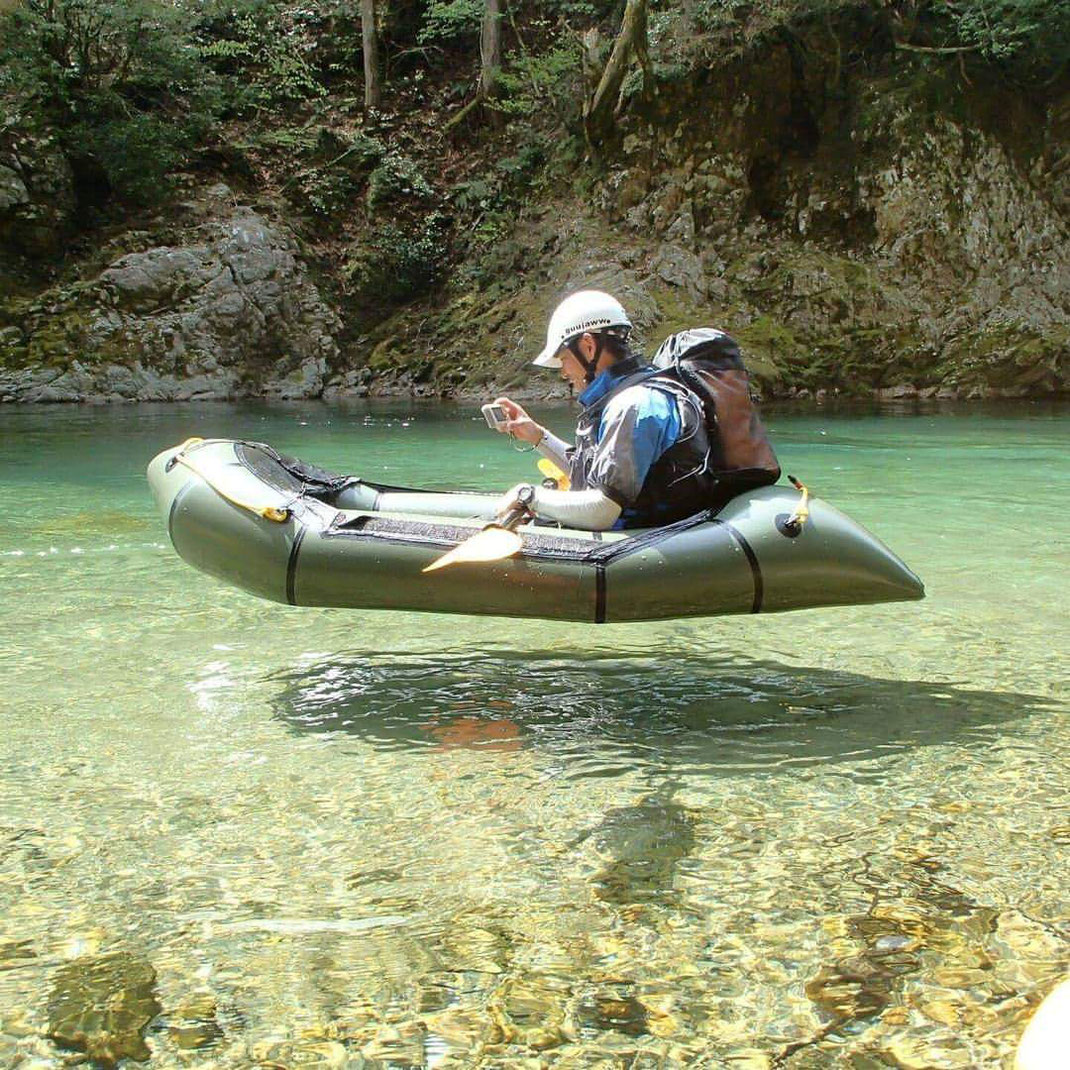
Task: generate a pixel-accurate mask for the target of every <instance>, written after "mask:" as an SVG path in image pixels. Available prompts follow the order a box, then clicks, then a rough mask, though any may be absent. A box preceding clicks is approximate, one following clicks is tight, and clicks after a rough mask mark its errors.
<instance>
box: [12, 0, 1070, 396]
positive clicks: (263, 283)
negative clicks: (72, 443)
mask: <svg viewBox="0 0 1070 1070" xmlns="http://www.w3.org/2000/svg"><path fill="white" fill-rule="evenodd" d="M1068 59H1070V0H770V2H766V3H739V2H733V0H626V2H623V3H622V2H620V0H613V2H606V0H597V2H596V0H547V2H541V3H532V2H525V0H360V2H345V0H323V2H320V3H317V4H301V3H297V2H293V0H189V2H184V3H173V2H169V0H126V2H112V0H0V97H2V99H3V105H4V106H3V125H2V127H0V398H3V399H4V400H9V401H10V400H29V401H48V400H85V399H119V398H127V399H136V398H147V399H156V398H159V399H182V398H191V397H234V396H243V395H250V394H254V395H256V394H263V395H268V396H282V397H310V396H327V397H331V396H346V395H364V394H367V393H372V394H375V393H391V392H402V393H413V394H417V395H445V396H450V395H459V396H468V395H479V394H481V393H483V392H484V391H486V390H488V389H491V388H493V387H504V386H509V387H511V388H520V389H524V387H525V386H527V387H528V388H529V389H530V390H532V391H534V392H541V393H543V394H545V393H548V392H552V391H553V390H554V389H557V387H556V386H555V384H553V383H549V382H546V381H544V380H542V379H540V378H538V377H532V376H531V375H530V373H529V371H528V370H527V367H526V361H527V360H528V359H529V358H530V356H531V355H532V354H533V353H534V352H535V351H536V350H537V349H538V346H539V336H540V332H541V331H542V329H543V326H544V322H545V317H546V314H547V311H548V310H549V309H550V308H551V307H552V305H553V304H554V303H555V302H556V300H558V299H559V298H560V297H561V296H562V295H563V294H564V293H565V292H567V291H568V290H569V289H571V288H575V287H579V286H585V285H597V286H600V287H602V288H606V289H610V290H612V291H614V292H615V293H617V295H618V296H619V297H620V298H621V299H622V300H623V301H624V302H625V304H626V305H627V306H628V307H629V308H630V309H631V310H632V311H633V312H634V315H635V317H636V319H637V322H638V325H639V328H640V334H641V337H642V340H643V341H644V342H645V343H646V344H648V345H649V344H652V343H656V342H657V341H658V340H660V337H661V336H663V335H664V334H665V333H667V332H668V331H670V330H673V329H677V328H679V327H682V326H687V325H693V324H698V323H712V324H715V325H717V326H721V327H724V328H725V329H727V330H729V331H730V332H732V333H733V334H735V335H736V336H737V337H739V338H740V340H741V341H742V342H743V344H744V346H745V349H746V351H747V353H748V355H749V359H750V363H751V365H752V367H753V369H754V372H755V377H756V382H757V383H758V384H759V386H760V387H761V389H762V390H763V391H764V392H766V393H769V394H776V395H797V394H800V393H802V394H818V395H819V396H824V394H825V393H840V394H849V395H859V394H864V395H868V394H871V393H872V392H874V391H879V392H883V394H884V395H885V396H887V395H893V396H915V395H919V394H920V395H922V396H930V395H940V396H953V395H954V396H957V395H963V394H966V395H991V394H1008V395H1022V394H1046V393H1053V392H1060V391H1065V390H1066V389H1067V384H1068V382H1070V371H1068V363H1067V352H1068V349H1070V298H1068V294H1070V286H1068V282H1070V249H1068V245H1067V240H1066V239H1067V220H1068V208H1070V153H1068V149H1067V132H1068V129H1070V98H1068V93H1067V88H1068V85H1070V75H1068V71H1067V61H1068Z"/></svg>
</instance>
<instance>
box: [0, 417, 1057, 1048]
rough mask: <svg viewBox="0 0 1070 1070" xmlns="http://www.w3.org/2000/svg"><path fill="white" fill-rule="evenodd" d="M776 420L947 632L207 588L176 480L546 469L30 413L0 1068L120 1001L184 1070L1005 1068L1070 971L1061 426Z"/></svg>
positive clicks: (408, 434) (497, 446)
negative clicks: (509, 609) (164, 476)
mask: <svg viewBox="0 0 1070 1070" xmlns="http://www.w3.org/2000/svg"><path fill="white" fill-rule="evenodd" d="M540 416H542V417H543V418H544V419H545V420H546V421H548V422H549V423H551V425H552V426H554V427H555V428H556V429H557V430H558V431H560V432H562V433H565V432H567V430H568V427H569V424H570V420H571V419H572V417H571V415H570V412H569V410H567V409H565V408H558V409H553V410H546V411H544V412H542V413H541V414H540ZM769 423H770V425H771V429H772V431H773V433H774V439H775V442H776V446H777V449H778V452H779V454H780V456H781V459H782V462H783V463H784V467H785V470H786V471H789V472H792V473H793V474H795V475H798V476H799V477H800V478H802V479H803V480H804V481H805V482H807V483H809V484H810V485H811V486H812V487H813V489H814V492H815V493H817V494H819V495H820V496H821V497H823V498H825V499H827V500H829V501H831V502H832V503H833V504H835V505H836V506H837V507H839V508H841V509H843V510H844V511H846V512H847V513H849V514H850V515H851V516H853V517H854V518H855V519H857V520H859V521H860V522H862V523H863V524H864V525H866V526H867V527H868V528H870V529H871V530H872V531H874V532H875V533H876V534H878V535H879V536H880V537H881V538H882V539H883V540H884V541H885V542H887V543H888V544H889V545H890V546H891V547H892V548H893V549H894V550H895V551H896V552H897V553H898V554H900V556H902V557H903V558H904V560H905V561H906V562H907V563H908V564H909V565H910V566H911V567H912V568H913V569H914V570H915V571H916V572H917V573H918V574H919V575H920V576H921V577H922V579H923V580H924V581H925V582H926V584H927V587H928V592H929V597H928V598H927V600H926V601H924V602H921V603H907V604H903V605H893V606H881V607H859V608H849V609H829V610H819V611H809V612H804V613H794V614H784V615H780V616H769V617H756V618H728V619H719V620H698V621H695V620H689V621H686V622H668V623H660V624H654V625H650V624H644V625H627V626H611V627H604V628H601V629H599V628H596V627H593V626H590V627H589V626H582V625H562V624H554V623H547V622H530V623H529V622H517V621H502V620H496V619H480V618H466V617H450V616H426V615H408V614H392V613H380V614H374V613H362V612H344V611H330V610H311V609H294V608H288V607H283V606H277V605H274V604H269V603H264V602H259V601H257V600H255V599H253V598H251V597H250V596H248V595H245V594H243V593H240V592H238V591H234V590H231V589H229V588H227V587H225V586H223V585H222V584H220V583H218V582H216V581H215V580H212V579H210V578H208V577H206V576H204V575H202V574H200V573H197V572H195V571H193V570H191V569H190V568H188V567H187V566H186V565H184V564H183V563H182V562H181V561H180V560H179V559H178V558H177V557H176V556H175V554H174V553H173V551H172V550H171V548H170V546H169V544H168V543H167V537H166V532H165V529H164V526H163V524H162V522H161V520H160V519H159V518H158V517H157V516H156V515H155V514H154V512H153V508H152V504H151V501H150V498H149V494H148V489H147V486H146V484H145V481H144V467H145V464H146V463H147V462H148V460H149V458H150V457H151V456H152V455H153V454H154V453H155V452H157V451H158V450H159V449H161V448H163V447H164V446H167V445H171V444H174V443H176V442H178V441H181V440H182V439H184V438H186V437H188V436H190V435H202V436H206V437H207V436H212V435H222V436H225V437H247V438H255V439H260V440H264V441H267V442H270V443H271V444H273V445H274V446H276V447H278V448H280V449H283V450H286V451H289V452H292V453H295V454H297V455H299V456H301V457H302V458H304V459H307V460H311V461H315V462H318V463H320V464H322V465H324V466H326V467H329V468H336V469H339V470H345V471H352V472H355V473H358V474H361V475H363V476H365V477H367V478H369V479H373V480H382V481H384V482H397V483H403V484H411V485H424V486H436V487H465V488H471V489H484V488H499V487H500V488H502V489H504V488H506V487H508V486H510V485H511V484H513V483H515V482H517V481H518V480H521V479H525V478H530V477H531V476H532V475H533V474H534V468H533V465H532V458H531V457H527V456H523V455H521V454H519V453H516V452H514V451H513V450H511V449H510V447H509V445H508V443H507V442H506V441H505V440H503V439H501V438H499V437H498V436H494V435H492V434H491V433H490V432H488V431H487V430H486V428H485V427H484V426H483V424H482V420H481V418H480V417H479V414H478V411H475V412H474V413H473V412H471V411H469V410H467V409H465V408H459V407H457V408H455V407H449V406H426V407H414V406H411V405H407V404H404V403H396V404H394V405H393V406H372V407H369V406H360V407H357V406H354V407H348V408H343V407H325V406H322V405H294V406H271V407H267V406H252V405H250V406H223V405H215V406H203V407H197V406H188V407H152V406H139V407H131V408H100V409H92V408H78V409H74V408H62V409H41V408H35V409H28V408H5V409H3V410H0V457H2V459H3V472H4V479H3V482H2V484H0V504H2V516H3V526H2V529H0V643H2V654H3V665H4V690H3V695H4V707H5V712H4V732H3V737H2V744H0V800H2V811H0V825H2V827H0V907H2V909H0V918H2V920H0V1065H12V1066H14V1065H20V1060H24V1061H23V1062H22V1063H21V1065H24V1066H41V1067H44V1066H61V1065H65V1063H64V1061H63V1060H64V1059H65V1058H69V1057H70V1053H69V1052H64V1051H62V1050H61V1049H60V1048H59V1047H58V1046H57V1045H56V1044H55V1043H54V1042H53V1041H51V1040H49V1039H48V1036H47V1034H49V1032H55V1033H62V1030H60V1029H59V1028H58V1027H57V1021H58V1019H59V1018H60V1017H61V1016H62V1015H61V1013H60V1011H59V1010H58V1009H57V1008H58V1006H59V1003H60V1002H62V1000H61V999H60V997H61V996H62V995H63V993H64V991H65V990H66V989H65V986H66V988H69V987H70V981H69V979H70V978H71V977H72V976H73V977H84V976H89V975H90V974H91V973H92V969H93V968H94V964H97V965H99V964H100V963H101V960H103V961H104V963H105V964H107V963H111V964H112V966H113V967H114V969H115V971H116V972H117V973H118V974H120V975H123V976H127V979H128V983H129V984H131V985H132V984H133V983H134V982H133V981H132V980H130V979H131V978H133V977H135V976H137V974H138V970H139V969H141V966H140V964H148V966H149V967H151V969H152V970H153V971H155V981H154V987H153V988H152V990H151V991H150V992H149V993H148V995H147V996H146V999H147V1000H148V1002H149V1009H148V1011H146V1012H145V1013H144V1015H143V1016H142V1017H143V1020H144V1019H151V1022H150V1024H149V1025H148V1027H147V1030H146V1032H145V1041H146V1042H147V1044H148V1047H149V1049H150V1050H151V1065H153V1066H160V1067H171V1066H187V1067H188V1066H195V1067H207V1066H212V1067H247V1066H253V1065H259V1066H286V1067H289V1066H296V1065H300V1066H307V1065H313V1066H315V1065H322V1066H352V1067H383V1068H386V1067H451V1066H455V1067H460V1066H486V1067H522V1066H523V1067H529V1066H530V1067H535V1066H544V1065H545V1066H562V1067H588V1066H590V1067H593V1066H607V1067H616V1066H620V1067H631V1066H635V1067H654V1066H703V1067H716V1066H731V1067H766V1066H770V1067H771V1066H778V1067H780V1066H784V1067H795V1068H802V1067H825V1066H839V1065H843V1066H850V1067H883V1066H893V1067H894V1066H901V1067H979V1066H993V1067H995V1066H1009V1063H1010V1058H1011V1055H1012V1053H1013V1051H1014V1047H1015V1045H1016V1043H1017V1039H1018V1037H1019V1035H1020V1033H1021V1030H1022V1028H1023V1025H1024V1022H1025V1020H1026V1018H1027V1017H1028V1015H1029V1013H1030V1011H1031V1009H1032V1007H1033V1006H1035V1004H1036V1003H1037V1002H1038V1000H1039V999H1040V998H1041V996H1042V995H1043V994H1044V993H1045V992H1046V991H1048V990H1049V989H1050V988H1051V987H1052V986H1053V985H1054V983H1055V981H1056V980H1057V979H1059V978H1060V977H1062V976H1064V975H1065V974H1066V973H1067V972H1070V944H1068V942H1067V935H1068V932H1070V929H1068V909H1067V904H1068V899H1070V895H1068V880H1067V871H1068V870H1067V851H1068V848H1070V813H1068V806H1067V799H1068V794H1067V788H1068V783H1067V780H1068V777H1067V769H1068V768H1070V744H1068V740H1067V732H1066V726H1067V709H1068V702H1067V683H1068V664H1067V657H1066V652H1067V650H1068V649H1070V619H1068V615H1067V609H1066V607H1067V605H1068V604H1070V581H1068V579H1067V564H1068V555H1067V550H1068V531H1070V522H1068V519H1067V518H1068V515H1070V513H1068V507H1070V468H1068V465H1067V462H1066V456H1067V448H1068V446H1070V406H1066V405H1044V406H1041V405H1036V406H1029V405H1021V406H1008V407H989V408H966V407H962V408H951V409H944V410H940V411H931V412H898V413H897V412H894V411H885V412H851V411H844V412H839V413H823V412H815V411H810V412H806V413H800V412H797V411H796V412H775V411H774V412H772V413H770V414H769ZM111 956H118V957H114V958H113V957H111ZM116 964H117V965H116ZM150 976H151V975H150ZM90 990H91V986H89V987H88V988H83V993H84V992H85V991H90ZM102 991H103V990H102ZM153 993H154V996H153ZM105 995H106V993H105ZM81 998H82V999H83V1002H89V1003H92V1002H93V999H96V1000H97V1001H98V1002H101V1001H103V1000H104V995H101V993H100V992H98V993H97V994H96V996H94V997H93V998H89V997H85V996H84V994H83V997H81ZM153 998H154V999H155V1003H153V1002H152V1000H153ZM68 1008H69V1003H68ZM125 1013H126V1012H119V1013H117V1015H116V1014H115V1013H113V1017H112V1020H111V1023H110V1024H109V1025H107V1027H106V1028H107V1029H111V1030H113V1031H117V1032H118V1033H119V1034H122V1032H123V1023H122V1021H121V1020H120V1021H118V1024H117V1022H116V1018H118V1019H122V1018H123V1015H124V1014H125ZM83 1017H84V1019H85V1021H86V1022H88V1023H89V1025H88V1026H87V1028H89V1029H90V1031H91V1030H92V1028H97V1027H98V1026H99V1022H98V1023H97V1025H94V1024H93V1021H94V1020H93V1018H92V1015H88V1014H86V1015H83ZM97 1017H98V1018H99V1017H100V1016H99V1015H98V1016H97ZM135 1017H136V1016H135ZM139 1028H140V1026H139V1025H138V1024H137V1023H136V1022H135V1024H134V1025H132V1026H130V1025H127V1027H126V1031H127V1033H129V1032H130V1031H131V1029H132V1030H133V1034H134V1035H136V1033H137V1031H138V1029H139ZM126 1050H128V1051H129V1050H133V1049H126Z"/></svg>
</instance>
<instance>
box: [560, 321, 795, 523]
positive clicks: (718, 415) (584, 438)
mask: <svg viewBox="0 0 1070 1070" xmlns="http://www.w3.org/2000/svg"><path fill="white" fill-rule="evenodd" d="M707 331H712V329H709V328H700V329H699V330H698V331H683V332H681V333H680V334H678V335H672V336H670V338H668V339H666V341H665V342H664V343H662V345H661V347H660V348H659V349H658V352H657V354H655V358H654V359H655V362H659V361H661V364H660V366H658V364H657V363H656V364H655V366H651V365H649V364H646V363H645V362H644V361H642V360H641V359H640V358H638V357H629V358H627V360H625V361H623V362H620V363H618V364H617V365H616V366H615V371H616V373H617V375H618V380H617V382H616V383H615V384H614V385H613V386H612V387H611V389H610V390H608V391H607V392H606V393H605V394H604V395H603V396H602V397H600V398H599V399H598V401H596V402H595V403H594V404H593V405H591V406H589V407H587V408H585V409H584V411H583V414H582V416H581V417H580V420H579V423H578V426H577V428H576V447H575V449H574V450H573V451H571V452H570V454H569V462H570V469H571V471H570V473H569V475H570V478H571V481H572V486H573V488H575V489H576V490H586V489H588V488H589V487H590V482H589V475H590V471H591V468H592V465H593V462H594V458H595V451H596V448H597V445H598V431H599V427H600V425H601V421H602V414H603V413H604V412H605V409H606V406H607V405H608V404H609V402H610V400H612V399H613V398H614V397H616V396H617V395H618V394H620V393H621V392H623V391H624V390H627V389H628V388H629V387H632V386H636V385H638V384H642V385H643V386H647V387H650V388H652V389H655V390H660V391H662V392H664V393H666V394H668V395H669V396H670V397H672V398H673V399H674V401H676V403H677V409H678V411H679V413H680V417H681V427H680V435H679V437H678V438H677V440H676V442H675V443H673V445H672V446H670V447H669V449H667V450H666V451H665V452H664V453H663V454H662V455H661V456H660V457H659V458H658V459H657V460H656V461H655V462H654V464H653V465H651V467H650V471H649V472H648V473H647V476H646V479H645V481H644V482H643V486H642V488H641V490H640V492H639V496H638V497H637V498H636V500H635V501H634V502H624V503H620V504H622V506H623V507H624V508H623V511H622V516H623V517H624V523H625V526H627V527H653V526H659V525H662V524H670V523H672V522H673V521H675V520H682V519H683V518H684V517H687V516H693V515H694V514H695V513H699V512H702V511H703V510H705V509H712V510H715V511H716V510H718V509H720V508H722V507H723V506H724V505H725V504H726V503H727V502H728V501H729V500H730V499H731V498H734V497H735V496H736V495H737V494H740V493H742V492H743V491H745V490H749V489H751V488H753V487H758V486H764V485H765V484H768V483H775V482H776V481H777V479H778V478H779V477H780V468H779V467H778V465H777V463H776V457H775V456H774V454H773V451H772V449H771V447H770V446H769V442H768V440H767V438H766V436H765V431H764V429H763V428H762V425H761V422H760V421H759V420H758V417H757V414H756V413H755V412H754V408H753V406H752V405H751V401H750V391H749V388H748V385H747V374H746V370H745V369H744V367H743V362H742V359H741V358H740V357H739V349H738V346H736V347H735V357H734V359H732V358H731V354H730V353H729V354H727V355H726V354H725V353H723V352H720V351H718V353H717V354H716V355H714V354H712V353H711V351H710V347H709V343H710V342H711V341H712V339H711V338H710V337H708V336H707V334H706V333H705V332H707ZM712 333H713V334H716V335H717V336H719V338H721V339H727V341H728V342H729V343H731V345H732V346H735V343H734V342H732V340H731V339H729V338H728V336H727V335H725V334H723V333H722V332H720V331H715V332H712ZM688 335H700V337H699V338H698V341H699V342H700V343H702V344H703V345H705V346H706V347H707V348H706V353H707V355H706V356H705V357H703V354H702V353H701V352H700V353H699V356H700V358H702V363H701V364H700V365H699V366H698V367H697V368H696V367H695V365H696V364H698V362H697V361H695V360H694V353H693V352H692V350H693V348H694V344H695V341H696V340H695V339H691V341H690V344H688V340H687V339H686V338H685V337H684V336H688ZM674 340H675V345H674V346H670V343H673V342H674ZM666 347H669V348H668V349H667V348H666ZM718 347H720V348H723V346H720V343H718ZM666 354H671V356H670V358H669V360H666ZM711 359H712V360H715V361H716V363H717V367H715V368H713V369H710V368H708V367H707V366H706V365H707V361H708V360H711ZM722 365H724V366H723V367H722ZM707 376H708V377H709V378H710V379H711V380H712V382H707Z"/></svg>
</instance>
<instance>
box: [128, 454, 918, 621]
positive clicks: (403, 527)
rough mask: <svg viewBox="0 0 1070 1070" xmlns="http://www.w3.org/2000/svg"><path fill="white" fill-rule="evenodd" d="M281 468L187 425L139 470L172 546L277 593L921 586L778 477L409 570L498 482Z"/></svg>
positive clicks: (477, 597) (735, 591)
mask: <svg viewBox="0 0 1070 1070" xmlns="http://www.w3.org/2000/svg"><path fill="white" fill-rule="evenodd" d="M294 467H295V466H294V463H293V462H291V461H288V460H286V459H283V458H280V457H279V455H278V454H276V453H275V452H274V451H273V450H272V449H270V447H267V446H263V445H259V444H256V443H248V442H235V441H231V440H227V439H217V440H211V441H205V442H202V441H200V440H191V442H189V443H186V444H184V445H183V446H179V447H174V448H172V449H168V450H164V451H163V453H161V454H159V456H157V457H156V458H155V459H154V460H153V461H152V463H151V464H150V465H149V482H150V484H151V486H152V490H153V494H154V496H155V498H156V502H157V505H158V506H159V508H160V510H161V512H162V513H163V515H164V517H166V519H167V526H168V533H169V534H170V536H171V541H172V543H174V546H175V549H176V550H177V551H178V553H179V555H180V556H181V557H182V558H184V559H185V560H186V561H187V562H188V563H189V564H191V565H193V566H194V567H195V568H199V569H201V570H202V571H204V572H208V573H210V574H211V575H213V576H218V577H220V578H221V579H223V580H226V581H227V582H229V583H232V584H234V585H235V586H238V587H242V588H244V589H245V590H247V591H250V592H252V593H253V594H256V595H260V596H261V597H262V598H270V599H272V600H274V601H276V602H288V603H290V604H291V605H302V606H349V607H353V608H361V609H400V610H427V611H432V612H440V613H477V614H484V615H497V616H509V617H543V618H547V619H556V620H579V621H595V622H599V623H601V622H605V621H610V622H615V621H637V620H655V619H662V618H667V617H699V616H718V615H721V614H729V613H758V612H763V613H770V612H779V611H782V610H788V609H808V608H811V607H814V606H830V605H854V604H864V603H873V602H897V601H905V600H909V599H915V598H922V597H924V588H923V587H922V584H921V581H920V580H919V579H918V577H917V576H915V575H914V573H913V572H911V571H910V569H908V568H907V567H906V565H904V564H903V562H902V561H900V560H899V558H898V557H896V556H895V554H893V553H892V552H891V551H890V550H889V549H888V548H887V547H886V546H884V544H883V543H881V542H880V541H879V540H878V539H876V538H874V537H873V536H872V535H870V534H869V532H867V531H866V530H865V529H864V528H862V527H860V526H859V525H858V524H856V523H854V522H853V521H852V520H850V519H849V518H848V517H846V516H844V515H843V514H842V513H840V512H838V511H837V510H836V509H834V508H832V507H831V506H830V505H827V504H825V503H824V502H822V501H820V500H816V499H815V500H811V502H810V503H809V510H810V512H809V518H808V519H807V520H806V522H805V523H803V524H801V525H799V524H795V523H792V522H791V521H792V520H793V518H794V516H795V511H796V507H797V505H798V497H799V496H798V494H797V493H796V492H795V491H793V490H791V489H790V488H788V487H763V488H761V489H759V490H754V491H749V492H747V493H745V494H741V495H740V496H739V497H737V498H734V499H733V500H732V501H731V502H729V503H728V505H727V506H725V507H724V508H723V509H722V510H721V511H720V512H719V513H718V514H717V515H716V516H713V517H711V516H709V515H708V514H700V515H699V516H696V517H691V518H689V519H687V520H683V521H680V522H679V523H676V524H671V525H668V526H667V527H663V528H652V529H647V530H641V531H640V530H637V531H626V532H588V531H572V530H567V529H560V528H556V527H554V528H548V527H541V526H539V525H531V526H527V527H523V528H521V529H519V530H520V532H521V534H522V535H523V537H524V544H523V548H522V550H521V551H520V552H519V553H518V554H517V555H516V556H515V557H512V558H509V559H507V560H503V561H496V562H493V563H485V564H461V565H455V566H453V567H452V568H447V569H443V570H441V571H439V572H436V573H434V574H432V575H424V574H423V573H422V569H423V568H424V567H425V566H427V565H428V564H430V562H432V561H434V560H435V559H436V558H437V557H439V556H440V555H441V554H443V553H444V552H445V551H447V550H449V549H450V548H452V547H453V546H456V545H457V544H458V543H459V542H461V541H463V540H464V539H466V538H468V537H469V536H471V535H473V534H475V533H476V532H478V531H479V530H480V529H481V527H482V526H483V525H484V524H485V523H486V522H487V521H488V520H489V519H491V518H492V517H493V509H494V504H495V502H496V501H497V498H498V496H497V495H489V494H459V493H457V494H452V493H434V492H422V491H413V490H400V489H398V488H393V487H384V486H380V485H377V484H373V483H365V482H361V481H359V480H356V479H341V478H338V479H336V480H334V481H333V483H332V482H331V481H329V480H328V481H327V484H326V485H325V484H323V483H317V484H316V485H315V486H314V487H313V486H312V485H311V484H312V483H314V482H315V481H314V480H309V479H308V478H307V477H306V478H299V476H298V475H295V474H294V471H292V470H291V469H292V468H294ZM321 474H322V473H321Z"/></svg>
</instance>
